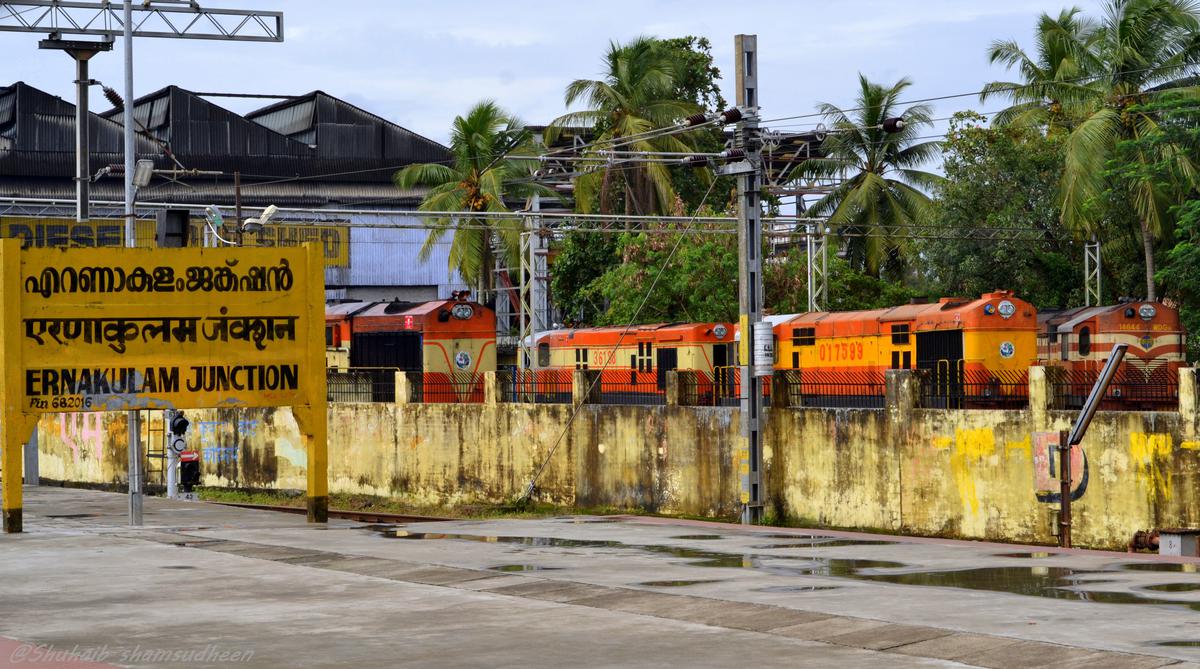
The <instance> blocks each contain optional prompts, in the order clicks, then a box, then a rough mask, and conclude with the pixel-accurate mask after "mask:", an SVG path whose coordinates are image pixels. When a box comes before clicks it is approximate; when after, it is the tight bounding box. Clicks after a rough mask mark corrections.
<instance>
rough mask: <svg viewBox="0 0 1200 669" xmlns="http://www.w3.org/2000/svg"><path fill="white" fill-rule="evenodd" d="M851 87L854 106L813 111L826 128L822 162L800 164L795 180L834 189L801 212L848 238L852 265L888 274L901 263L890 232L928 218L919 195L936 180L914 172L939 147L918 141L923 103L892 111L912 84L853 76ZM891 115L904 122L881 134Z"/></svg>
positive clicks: (924, 119) (898, 243)
mask: <svg viewBox="0 0 1200 669" xmlns="http://www.w3.org/2000/svg"><path fill="white" fill-rule="evenodd" d="M858 82H859V92H858V97H857V99H856V100H855V104H854V107H853V108H851V109H848V110H842V109H840V108H838V107H836V106H834V105H831V104H828V103H822V104H820V105H818V106H817V109H818V111H820V112H821V113H822V115H823V116H824V117H825V120H826V123H827V124H828V127H829V131H828V136H827V137H826V138H825V141H824V142H823V143H822V144H821V151H822V153H824V154H825V157H823V158H815V159H809V160H807V161H805V162H804V163H802V165H801V170H800V174H799V178H801V179H812V178H824V179H830V178H832V179H834V180H836V182H837V185H836V186H835V187H834V188H833V190H832V191H830V192H829V193H827V194H825V195H824V196H822V197H821V198H820V199H818V200H817V201H816V202H814V203H813V204H812V205H810V206H809V207H808V208H807V210H806V214H807V215H808V216H818V217H826V216H827V217H828V218H829V225H830V227H832V228H833V229H834V230H836V231H839V232H841V233H854V234H853V235H848V236H846V237H845V238H844V240H843V247H844V250H845V252H846V254H847V260H849V261H850V263H851V265H852V266H853V267H855V268H858V269H863V270H866V271H867V272H868V273H870V274H873V275H878V274H879V273H880V271H881V269H888V270H890V271H892V272H893V273H894V272H895V271H896V270H897V269H899V268H900V266H901V265H902V263H903V252H904V247H905V244H904V242H903V240H902V239H901V238H900V237H899V236H897V235H896V234H895V233H896V232H897V230H896V228H897V226H904V225H914V224H926V223H929V222H930V221H931V220H932V215H933V202H932V201H931V200H930V198H929V196H928V195H927V194H926V193H925V192H924V190H929V189H932V188H933V187H934V186H936V185H937V183H938V182H939V181H941V177H939V176H937V175H935V174H932V173H930V172H925V171H922V170H920V169H918V168H919V167H921V166H922V165H924V164H925V163H927V162H929V161H931V160H933V159H934V158H936V157H937V155H938V152H939V150H940V145H939V143H938V142H936V141H920V135H921V133H922V132H923V131H925V130H926V129H927V128H928V127H929V126H930V124H931V121H930V113H931V108H930V107H929V106H928V105H914V106H911V107H909V108H907V109H905V110H903V111H901V110H900V109H899V108H898V106H897V100H899V98H900V94H901V93H903V92H904V90H905V89H907V88H908V87H909V86H910V85H911V84H912V82H910V81H909V80H908V79H907V78H904V79H900V80H899V81H897V82H896V83H895V84H892V85H891V86H884V85H881V84H876V83H872V82H871V81H868V80H867V78H866V77H864V76H862V75H861V74H860V75H859V77H858ZM895 117H900V118H902V119H904V123H903V124H902V127H900V128H899V129H898V130H896V131H895V132H888V131H887V130H885V129H884V121H885V120H886V119H889V118H895ZM923 189H924V190H923Z"/></svg>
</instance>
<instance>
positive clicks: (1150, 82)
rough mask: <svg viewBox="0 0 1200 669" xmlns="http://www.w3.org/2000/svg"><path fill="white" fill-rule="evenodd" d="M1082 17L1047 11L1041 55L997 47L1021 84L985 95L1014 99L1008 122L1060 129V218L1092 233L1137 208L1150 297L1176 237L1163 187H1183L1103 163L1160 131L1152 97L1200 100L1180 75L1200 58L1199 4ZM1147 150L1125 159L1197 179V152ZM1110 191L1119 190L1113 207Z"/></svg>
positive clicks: (1132, 0) (1148, 1)
mask: <svg viewBox="0 0 1200 669" xmlns="http://www.w3.org/2000/svg"><path fill="white" fill-rule="evenodd" d="M1077 13H1078V12H1077V11H1074V10H1072V11H1069V12H1064V13H1063V14H1060V16H1059V18H1058V19H1051V18H1050V17H1048V16H1046V15H1043V16H1042V17H1041V19H1040V20H1039V23H1038V31H1037V40H1036V41H1037V46H1038V55H1037V56H1030V55H1029V54H1027V53H1026V52H1025V51H1023V50H1022V49H1021V48H1020V47H1019V46H1018V45H1017V44H1015V43H1013V42H1001V43H997V44H994V45H993V46H992V50H991V57H992V61H993V62H1000V63H1003V64H1006V65H1008V66H1009V67H1015V68H1017V70H1018V71H1019V72H1020V74H1021V77H1022V81H1021V82H1019V83H1020V84H1021V85H1023V87H1021V88H1015V87H1014V86H1013V84H1012V83H1008V82H997V83H996V84H992V85H991V86H990V87H989V88H987V89H985V93H984V96H983V97H984V98H985V99H986V98H987V97H988V96H989V95H992V94H1002V95H1005V96H1007V97H1008V98H1009V99H1010V100H1011V101H1012V102H1013V106H1012V108H1010V109H1009V110H1008V113H1007V115H1006V116H1004V117H1002V120H1009V121H1010V122H1032V123H1040V124H1042V125H1044V126H1048V125H1051V121H1053V123H1054V124H1061V125H1062V126H1064V128H1063V130H1064V132H1065V133H1066V134H1067V139H1066V156H1065V157H1066V159H1065V161H1064V166H1063V172H1062V175H1061V177H1060V179H1059V202H1060V205H1061V216H1062V219H1063V222H1064V223H1066V224H1067V225H1068V226H1069V227H1070V228H1071V229H1073V230H1076V231H1078V232H1079V233H1080V234H1081V235H1090V234H1095V233H1097V232H1099V231H1100V228H1101V225H1102V222H1103V221H1104V220H1105V219H1106V218H1108V219H1109V220H1110V221H1111V220H1114V219H1116V220H1119V219H1120V218H1123V217H1119V216H1113V215H1112V214H1113V208H1114V206H1115V207H1116V209H1117V210H1118V211H1120V210H1121V208H1123V207H1124V208H1128V210H1130V211H1131V212H1132V213H1133V214H1134V216H1133V219H1132V220H1133V231H1132V232H1133V234H1136V235H1137V236H1138V238H1139V239H1140V241H1141V246H1142V256H1143V267H1144V270H1145V281H1146V295H1147V297H1149V298H1151V299H1153V298H1154V297H1155V294H1156V291H1155V283H1154V274H1155V271H1154V269H1155V256H1154V249H1155V244H1156V241H1157V240H1159V239H1162V238H1164V237H1170V235H1171V228H1172V226H1173V225H1174V221H1173V218H1172V215H1171V206H1170V204H1171V202H1170V197H1169V193H1168V192H1167V191H1168V190H1170V189H1173V188H1177V187H1178V185H1177V184H1165V183H1164V182H1162V181H1158V180H1154V179H1133V180H1122V179H1118V180H1117V181H1116V182H1115V183H1114V177H1113V173H1112V172H1111V171H1108V170H1106V169H1105V168H1106V166H1107V164H1108V162H1109V161H1110V160H1111V159H1112V158H1113V157H1114V154H1115V153H1116V152H1117V151H1118V148H1117V147H1118V145H1119V144H1120V143H1121V142H1122V141H1129V140H1141V139H1144V138H1146V137H1148V136H1150V135H1153V134H1154V133H1155V132H1157V128H1158V126H1159V123H1160V121H1161V119H1160V117H1159V115H1158V114H1156V113H1154V112H1153V111H1152V110H1151V109H1150V108H1148V107H1147V106H1146V104H1147V103H1150V102H1153V101H1155V100H1156V99H1157V98H1160V97H1163V96H1169V95H1182V96H1185V97H1187V98H1190V99H1193V100H1197V99H1200V87H1197V86H1196V85H1195V80H1194V79H1192V78H1181V77H1183V75H1185V74H1186V72H1187V68H1189V67H1191V66H1193V65H1195V64H1196V63H1198V62H1200V5H1197V3H1196V2H1194V0H1108V2H1107V3H1106V4H1105V13H1104V17H1103V19H1102V20H1101V21H1099V22H1092V21H1088V20H1083V19H1079V18H1078V17H1077V16H1076V14H1077ZM1037 107H1044V108H1045V109H1046V111H1047V112H1048V113H1050V114H1053V115H1054V118H1052V119H1051V118H1047V115H1046V114H1045V113H1042V112H1039V111H1038V110H1037V109H1036V108H1037ZM1051 129H1052V130H1053V127H1051ZM1149 148H1150V147H1147V150H1146V151H1143V152H1139V153H1136V154H1133V155H1129V156H1126V158H1127V159H1130V160H1133V161H1136V162H1139V163H1155V162H1160V161H1164V160H1165V161H1169V162H1170V163H1172V164H1173V166H1172V172H1173V173H1175V174H1177V175H1180V176H1182V177H1183V178H1185V179H1186V180H1187V181H1188V183H1189V185H1190V184H1191V183H1192V182H1194V175H1195V165H1194V163H1193V157H1192V156H1191V155H1189V154H1188V153H1187V152H1186V151H1184V150H1182V147H1178V146H1173V145H1171V144H1160V145H1157V146H1155V147H1153V149H1154V150H1153V151H1150V150H1149ZM1111 193H1119V194H1120V197H1118V198H1117V201H1116V202H1115V203H1114V198H1112V197H1110V196H1109V195H1110V194H1111Z"/></svg>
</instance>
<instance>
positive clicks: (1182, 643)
mask: <svg viewBox="0 0 1200 669" xmlns="http://www.w3.org/2000/svg"><path fill="white" fill-rule="evenodd" d="M1148 645H1151V646H1167V647H1170V648H1200V641H1192V640H1189V639H1171V640H1168V641H1151V642H1150V643H1149V644H1148Z"/></svg>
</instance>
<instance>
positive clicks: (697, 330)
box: [536, 322, 734, 341]
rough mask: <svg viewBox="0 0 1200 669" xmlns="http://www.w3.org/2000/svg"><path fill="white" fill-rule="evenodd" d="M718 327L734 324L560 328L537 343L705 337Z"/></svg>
mask: <svg viewBox="0 0 1200 669" xmlns="http://www.w3.org/2000/svg"><path fill="white" fill-rule="evenodd" d="M718 325H724V326H725V327H726V328H728V329H729V331H733V328H734V326H733V324H732V323H719V322H714V323H650V324H647V325H634V326H632V327H628V328H627V327H626V326H624V325H609V326H604V327H596V328H560V329H557V330H545V331H542V332H539V333H537V338H536V340H537V341H542V340H543V339H544V338H547V337H551V338H557V337H563V338H566V339H574V338H575V337H576V336H580V335H582V336H588V335H590V336H604V335H620V334H622V333H625V334H626V336H628V337H638V336H639V335H640V336H642V337H645V336H647V335H656V336H671V335H678V336H683V335H704V334H706V333H708V332H709V331H710V330H712V329H713V328H714V327H716V326H718Z"/></svg>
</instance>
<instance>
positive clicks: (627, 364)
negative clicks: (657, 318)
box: [534, 323, 737, 396]
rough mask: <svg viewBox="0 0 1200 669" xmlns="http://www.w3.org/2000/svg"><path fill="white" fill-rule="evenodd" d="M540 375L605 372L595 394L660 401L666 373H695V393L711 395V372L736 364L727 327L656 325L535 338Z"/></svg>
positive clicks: (550, 333)
mask: <svg viewBox="0 0 1200 669" xmlns="http://www.w3.org/2000/svg"><path fill="white" fill-rule="evenodd" d="M534 355H535V356H536V358H537V365H536V366H537V368H539V369H557V370H573V369H595V370H601V369H602V370H604V372H603V374H602V375H601V380H600V392H601V394H605V393H622V394H626V395H636V394H644V395H647V396H652V395H660V394H662V393H663V392H664V391H665V389H666V375H667V372H668V371H671V370H676V369H678V370H693V371H695V372H697V374H696V377H697V378H696V382H697V391H698V392H700V393H702V394H703V393H706V392H708V393H711V392H712V380H713V375H714V370H716V369H718V368H722V367H727V366H730V365H734V364H736V355H737V354H736V351H735V350H734V347H733V325H732V324H730V323H660V324H655V325H636V326H633V327H631V328H625V327H601V328H579V329H571V330H551V331H548V332H543V333H540V334H539V335H538V338H537V345H536V347H535V351H534Z"/></svg>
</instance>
